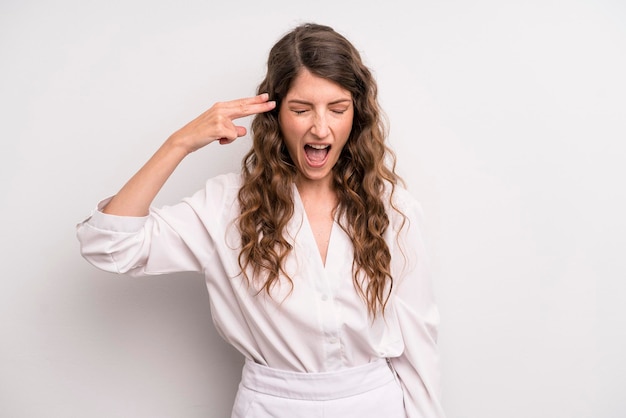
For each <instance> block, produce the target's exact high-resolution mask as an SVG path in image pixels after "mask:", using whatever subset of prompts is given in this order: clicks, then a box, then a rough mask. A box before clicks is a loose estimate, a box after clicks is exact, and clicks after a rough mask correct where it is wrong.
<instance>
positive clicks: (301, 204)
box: [293, 183, 338, 270]
mask: <svg viewBox="0 0 626 418" xmlns="http://www.w3.org/2000/svg"><path fill="white" fill-rule="evenodd" d="M293 194H294V197H295V199H294V204H297V205H298V206H299V207H300V210H301V211H302V221H303V223H304V224H305V225H303V226H304V227H305V230H306V233H307V234H308V239H309V240H310V242H311V244H312V245H313V248H315V253H316V254H317V257H316V258H317V260H318V261H319V264H320V265H321V267H322V269H324V270H326V268H327V266H328V264H329V261H330V258H331V257H332V254H333V253H332V251H331V248H332V246H333V241H334V239H333V237H334V236H335V234H336V231H335V228H337V226H338V225H337V220H336V218H335V217H334V216H333V223H332V225H331V227H330V233H329V235H328V245H327V246H326V260H324V257H323V256H322V253H321V251H320V248H319V246H318V245H317V241H316V239H315V233H314V232H313V227H312V226H311V222H309V215H308V214H307V212H306V208H305V207H304V202H303V201H302V196H300V191H299V190H298V187H297V186H296V185H295V183H294V184H293Z"/></svg>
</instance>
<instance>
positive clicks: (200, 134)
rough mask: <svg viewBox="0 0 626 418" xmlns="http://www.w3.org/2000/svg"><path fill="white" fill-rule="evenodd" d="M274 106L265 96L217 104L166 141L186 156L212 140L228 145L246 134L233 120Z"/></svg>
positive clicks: (244, 129)
mask: <svg viewBox="0 0 626 418" xmlns="http://www.w3.org/2000/svg"><path fill="white" fill-rule="evenodd" d="M274 107H276V102H274V101H269V100H268V95H267V93H263V94H259V95H258V96H254V97H247V98H243V99H237V100H231V101H228V102H218V103H215V104H214V105H213V106H211V108H209V109H208V110H207V111H205V112H204V113H202V114H201V115H200V116H198V117H197V118H195V119H194V120H192V121H191V122H189V123H188V124H187V125H185V126H183V127H182V128H181V129H179V130H178V131H176V132H174V133H173V134H172V135H171V136H170V138H169V139H168V142H170V141H171V142H172V144H174V145H176V146H182V147H183V149H185V150H186V151H187V153H192V152H194V151H196V150H198V149H200V148H202V147H204V146H206V145H208V144H210V143H211V142H214V141H219V142H220V144H229V143H231V142H233V141H234V140H236V139H237V138H239V137H241V136H244V135H245V134H246V133H247V131H246V128H245V127H243V126H239V125H236V124H235V123H234V121H235V120H236V119H239V118H243V117H246V116H250V115H255V114H257V113H264V112H268V111H270V110H272V109H274Z"/></svg>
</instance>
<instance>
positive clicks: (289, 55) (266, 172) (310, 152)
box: [77, 24, 444, 418]
mask: <svg viewBox="0 0 626 418" xmlns="http://www.w3.org/2000/svg"><path fill="white" fill-rule="evenodd" d="M249 115H255V116H254V119H253V122H252V126H251V130H252V137H253V146H252V149H251V150H250V151H249V152H248V153H247V155H246V156H245V157H244V159H243V162H242V170H241V172H238V173H229V174H223V175H220V176H217V177H215V178H212V179H209V180H208V181H207V182H206V186H205V188H204V189H202V190H200V191H199V192H197V193H196V194H195V195H193V196H191V197H189V198H186V199H184V200H183V201H182V202H180V203H178V204H176V205H173V206H167V207H163V208H154V207H151V203H152V201H153V199H154V197H155V196H156V194H157V193H158V192H159V190H160V189H161V187H162V186H163V184H164V183H165V181H166V180H167V178H168V177H169V176H170V174H172V172H173V171H174V170H175V169H176V167H177V165H178V164H179V163H180V162H181V161H182V160H183V159H184V158H185V156H187V155H188V154H189V153H191V152H193V151H195V150H198V149H200V148H202V147H204V146H206V145H208V144H210V143H212V142H215V141H217V142H219V143H221V144H228V143H230V142H232V141H235V140H236V139H237V138H239V137H241V136H243V135H245V134H246V129H245V128H244V127H242V126H237V125H236V124H235V120H236V119H238V118H242V117H245V116H249ZM394 164H395V159H394V156H393V153H392V152H391V150H390V149H389V148H388V147H387V145H386V126H385V124H384V121H383V119H382V114H381V110H380V108H379V105H378V101H377V85H376V82H375V80H374V79H373V77H372V74H371V73H370V71H369V70H368V68H367V67H366V66H365V65H364V64H363V62H362V60H361V57H360V56H359V53H358V51H357V50H356V49H355V47H354V46H353V45H352V44H351V43H350V42H349V41H348V40H347V39H346V38H345V37H344V36H342V35H341V34H339V33H337V32H336V31H334V30H333V29H332V28H330V27H327V26H321V25H317V24H304V25H301V26H298V27H296V28H295V29H293V30H292V31H290V32H289V33H287V34H286V35H285V36H284V37H282V38H281V39H280V40H279V41H278V42H277V43H276V44H275V45H274V46H273V48H272V49H271V51H270V54H269V59H268V63H267V74H266V77H265V79H264V80H263V81H262V82H261V84H260V85H259V87H258V95H257V96H255V97H250V98H243V99H238V100H233V101H230V102H224V103H216V104H215V105H214V106H212V107H211V108H210V109H208V110H207V111H206V112H204V113H203V114H201V115H200V116H199V117H197V118H196V119H194V120H193V121H191V122H190V123H188V124H187V125H186V126H184V127H183V128H181V129H180V130H178V131H177V132H175V133H174V134H172V135H171V136H170V137H169V138H168V139H167V140H166V141H165V142H164V143H163V145H162V146H161V147H160V148H159V149H158V150H157V152H156V153H155V154H154V155H153V156H152V158H151V159H150V160H149V161H148V162H147V163H146V164H145V165H144V166H143V167H142V168H141V169H140V170H139V171H138V172H137V173H136V174H135V175H134V176H133V177H132V178H131V179H130V180H129V181H128V182H127V183H126V185H124V187H122V189H121V190H120V191H119V192H118V193H117V194H116V195H115V196H114V197H112V198H110V199H107V200H105V201H103V202H101V203H100V204H99V205H98V209H97V210H96V211H94V213H93V214H92V216H90V217H89V218H88V219H86V220H85V221H83V222H82V223H80V224H79V225H78V227H77V228H78V230H77V233H78V238H79V240H80V242H81V251H82V254H83V256H84V257H85V258H86V259H87V260H89V262H91V263H92V264H93V265H95V266H97V267H99V268H101V269H104V270H107V271H111V272H115V273H128V274H131V275H150V274H166V273H171V272H177V271H196V272H200V273H202V274H203V275H204V277H205V279H206V283H207V287H208V291H209V297H210V303H211V308H212V313H213V321H214V323H215V326H216V327H217V329H218V331H219V332H220V333H221V334H222V336H223V337H224V339H225V340H226V341H228V342H229V343H230V344H232V345H233V346H234V347H236V348H237V349H238V350H239V351H240V352H241V353H242V354H243V355H244V356H245V358H246V362H245V366H244V369H243V373H242V380H241V384H240V386H239V391H238V394H237V398H236V401H235V405H234V408H233V415H232V416H233V417H254V418H262V417H273V418H276V417H289V418H294V417H321V416H324V417H342V418H344V417H359V418H363V417H376V418H395V417H403V418H404V417H409V418H418V417H419V418H442V417H444V413H443V410H442V407H441V402H440V388H439V364H438V362H439V357H438V352H437V344H436V339H437V325H438V311H437V308H436V305H435V302H434V298H433V292H432V288H431V283H430V278H429V274H428V266H427V262H426V260H425V259H424V247H423V243H422V240H421V236H420V231H419V229H418V219H419V205H418V203H417V202H416V200H415V199H414V198H413V197H411V196H410V195H409V193H408V192H407V191H406V190H405V189H404V188H403V187H402V183H401V180H400V178H399V177H398V175H397V174H396V173H395V170H394Z"/></svg>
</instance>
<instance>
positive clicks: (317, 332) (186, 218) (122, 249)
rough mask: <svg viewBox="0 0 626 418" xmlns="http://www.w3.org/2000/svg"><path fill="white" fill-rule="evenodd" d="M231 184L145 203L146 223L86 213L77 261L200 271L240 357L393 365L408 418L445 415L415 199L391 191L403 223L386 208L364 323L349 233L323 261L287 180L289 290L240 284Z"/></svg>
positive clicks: (140, 270) (223, 178)
mask: <svg viewBox="0 0 626 418" xmlns="http://www.w3.org/2000/svg"><path fill="white" fill-rule="evenodd" d="M240 185H241V177H240V175H239V174H224V175H220V176H217V177H215V178H212V179H210V180H208V181H207V183H206V187H205V188H204V189H203V190H201V191H199V192H197V193H196V194H194V195H193V196H192V197H190V198H186V199H184V200H183V201H182V202H180V203H178V204H176V205H174V206H165V207H163V208H160V209H157V208H151V210H150V214H149V215H148V216H146V217H122V216H114V215H108V214H105V213H103V212H101V211H100V210H95V211H94V212H93V213H92V215H91V216H90V217H88V218H87V219H86V220H84V221H83V222H82V223H80V224H78V225H77V236H78V239H79V241H80V244H81V252H82V255H83V256H84V257H85V258H86V259H87V260H88V261H89V262H90V263H91V264H93V265H94V266H96V267H98V268H100V269H103V270H106V271H110V272H114V273H127V274H130V275H152V274H167V273H173V272H180V271H195V272H200V273H202V274H203V275H204V277H205V280H206V284H207V288H208V293H209V300H210V304H211V312H212V318H213V322H214V323H215V326H216V328H217V330H218V332H219V333H220V334H221V335H222V337H223V338H224V339H225V340H226V341H227V342H229V343H230V344H232V345H233V346H234V347H235V348H236V349H237V350H239V351H240V352H241V353H242V354H243V355H244V356H245V357H246V358H249V359H252V360H254V361H255V362H257V363H259V364H262V365H266V366H269V367H273V368H277V369H282V370H291V371H299V372H323V371H334V370H340V369H343V368H347V367H353V366H358V365H361V364H364V363H368V362H371V361H373V360H375V359H378V358H390V359H391V364H392V365H393V367H394V368H395V370H396V372H397V374H398V377H399V379H400V383H401V385H402V388H403V391H404V398H405V408H406V411H407V416H408V417H409V418H418V417H419V418H443V417H444V413H443V410H442V407H441V402H440V383H439V381H440V377H439V356H438V351H437V344H436V340H437V325H438V321H439V316H438V311H437V307H436V304H435V300H434V297H433V291H432V286H431V280H430V275H429V269H428V264H427V260H426V259H425V251H424V246H423V242H422V238H421V234H420V230H419V226H418V223H419V219H420V207H419V204H418V202H417V201H416V200H415V199H414V198H413V197H412V196H410V195H409V193H408V192H407V191H406V190H404V189H402V188H400V187H396V192H395V193H394V202H395V204H396V206H397V207H398V208H399V209H400V210H401V211H402V212H403V213H404V214H405V215H406V216H407V222H406V223H405V224H404V226H403V224H402V221H403V218H402V216H400V215H399V214H398V213H397V212H396V211H395V210H393V209H389V210H388V214H389V218H390V227H389V228H388V230H387V232H386V234H385V240H386V242H387V245H388V246H389V249H390V251H391V254H392V265H391V271H392V275H393V279H394V282H393V289H392V294H391V298H390V301H389V303H388V305H387V308H386V310H385V316H384V317H381V316H380V315H378V316H377V317H376V318H375V319H374V320H373V321H372V320H371V318H370V317H368V312H367V306H366V305H365V303H364V301H363V300H362V298H361V297H360V296H359V294H358V293H357V292H356V290H355V288H354V284H353V278H352V259H353V249H352V244H351V242H350V239H349V237H348V236H347V235H346V233H345V232H344V231H343V229H342V228H341V227H340V226H339V225H338V224H337V222H335V223H334V224H333V228H332V232H331V236H330V242H329V246H328V255H327V258H326V264H325V265H324V264H323V263H322V258H321V256H320V253H319V250H318V248H317V245H316V242H315V239H314V237H313V233H312V230H311V228H310V226H309V224H308V221H307V217H306V213H305V211H304V206H303V204H302V201H301V200H300V196H299V194H298V191H297V188H296V187H295V185H294V187H293V196H294V206H295V207H294V216H293V218H292V219H291V220H290V221H289V223H288V226H287V230H286V234H287V236H288V237H291V242H292V244H293V251H292V252H291V253H290V255H289V256H288V258H287V259H286V265H285V269H286V271H287V273H288V274H289V275H290V277H291V279H292V280H293V286H290V285H289V283H288V282H287V281H286V280H283V281H282V282H280V283H278V284H277V285H276V286H275V287H274V288H273V289H272V295H271V297H269V296H268V295H267V294H266V293H265V292H260V293H259V292H258V287H255V285H254V284H252V285H250V286H248V285H247V282H246V281H245V279H243V276H242V274H241V269H240V267H239V264H238V256H239V248H240V237H239V233H238V230H237V227H236V225H235V220H236V217H237V216H238V214H239V209H238V201H237V193H238V191H239V188H240ZM106 203H107V201H106V200H105V201H103V202H101V203H100V205H98V208H101V207H103V206H104V205H105V204H106ZM398 232H400V234H398Z"/></svg>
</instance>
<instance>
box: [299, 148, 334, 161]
mask: <svg viewBox="0 0 626 418" xmlns="http://www.w3.org/2000/svg"><path fill="white" fill-rule="evenodd" d="M329 151H330V145H321V144H320V145H318V144H306V145H305V146H304V153H305V154H306V158H307V160H309V163H310V164H311V165H321V164H323V163H324V161H326V157H327V156H328V152H329Z"/></svg>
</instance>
